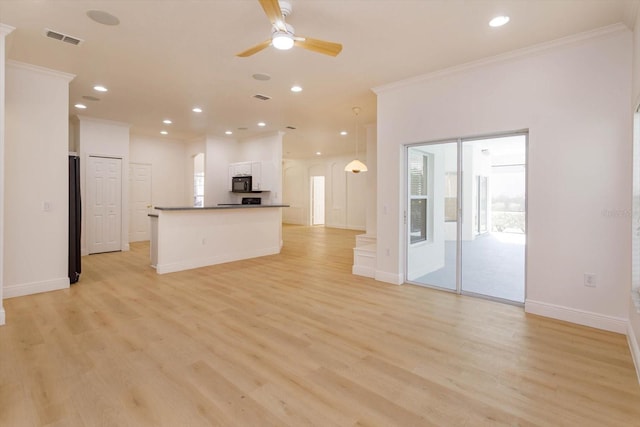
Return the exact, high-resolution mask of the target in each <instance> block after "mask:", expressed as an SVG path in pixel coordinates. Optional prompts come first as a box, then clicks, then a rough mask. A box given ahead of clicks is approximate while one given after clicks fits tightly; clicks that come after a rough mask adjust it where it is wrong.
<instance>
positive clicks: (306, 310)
mask: <svg viewBox="0 0 640 427" xmlns="http://www.w3.org/2000/svg"><path fill="white" fill-rule="evenodd" d="M356 234H357V233H355V232H352V231H345V230H335V229H325V228H309V227H297V226H286V227H285V228H284V242H285V243H284V248H283V251H282V253H281V254H280V255H274V256H269V257H263V258H258V259H254V260H248V261H241V262H235V263H229V264H224V265H218V266H213V267H208V268H201V269H196V270H190V271H186V272H179V273H172V274H167V275H161V276H160V275H157V274H156V273H155V271H154V270H153V269H152V268H150V267H149V266H148V265H149V256H148V250H149V247H148V244H146V243H137V244H132V250H131V252H125V253H110V254H101V255H92V256H89V257H84V258H83V274H82V277H81V280H80V282H79V283H78V284H77V285H73V286H72V287H71V289H69V290H64V291H57V292H50V293H46V294H39V295H33V296H28V297H21V298H13V299H8V300H5V301H4V305H5V309H6V311H7V325H5V326H3V327H0V426H11V427H13V426H17V427H22V426H74V427H75V426H172V427H173V426H305V425H316V426H353V425H368V426H640V387H639V386H638V383H637V379H636V374H635V371H634V368H633V363H632V360H631V356H630V353H629V350H628V347H627V343H626V338H625V337H624V336H622V335H617V334H613V333H608V332H603V331H599V330H595V329H590V328H585V327H580V326H576V325H571V324H567V323H563V322H558V321H553V320H550V319H545V318H542V317H536V316H531V315H526V314H525V313H523V310H522V309H521V308H518V307H513V306H510V305H503V304H499V303H495V302H490V301H484V300H480V299H474V298H470V297H460V296H456V295H453V294H449V293H444V292H438V291H434V290H429V289H425V288H420V287H414V286H409V285H405V286H393V285H389V284H385V283H381V282H376V281H374V280H371V279H367V278H363V277H358V276H353V275H351V273H350V272H351V264H352V252H351V248H352V247H353V245H354V241H355V237H354V236H355V235H356Z"/></svg>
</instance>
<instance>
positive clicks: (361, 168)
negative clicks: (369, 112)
mask: <svg viewBox="0 0 640 427" xmlns="http://www.w3.org/2000/svg"><path fill="white" fill-rule="evenodd" d="M351 110H352V111H353V113H354V114H355V115H356V158H355V159H354V160H352V161H350V162H349V163H348V164H347V166H345V167H344V171H345V172H351V173H360V172H366V171H368V170H369V169H367V165H365V164H364V163H362V162H361V161H360V160H358V114H360V111H361V110H362V109H361V108H360V107H353V108H352V109H351Z"/></svg>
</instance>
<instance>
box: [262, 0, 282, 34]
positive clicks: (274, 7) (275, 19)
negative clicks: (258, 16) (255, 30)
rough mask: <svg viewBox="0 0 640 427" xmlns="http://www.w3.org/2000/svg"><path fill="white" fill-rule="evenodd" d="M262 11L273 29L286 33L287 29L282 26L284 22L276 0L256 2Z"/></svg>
mask: <svg viewBox="0 0 640 427" xmlns="http://www.w3.org/2000/svg"><path fill="white" fill-rule="evenodd" d="M258 1H259V2H260V5H261V6H262V9H264V13H265V15H267V18H269V21H271V24H273V26H274V27H276V28H277V29H279V30H282V31H286V30H287V27H286V26H285V25H284V20H283V19H282V10H281V9H280V3H278V0H258Z"/></svg>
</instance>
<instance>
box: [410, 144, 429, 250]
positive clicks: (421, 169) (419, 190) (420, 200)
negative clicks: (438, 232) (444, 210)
mask: <svg viewBox="0 0 640 427" xmlns="http://www.w3.org/2000/svg"><path fill="white" fill-rule="evenodd" d="M429 172H430V170H429V155H428V154H425V153H423V152H420V151H417V150H413V149H409V205H410V206H409V210H410V217H409V236H410V239H411V243H418V242H423V241H426V240H429V239H430V237H431V236H429V232H428V229H429V227H428V223H429V209H430V206H429V196H430V193H431V192H430V190H429V186H430V185H431V182H430V181H431V180H430V178H429Z"/></svg>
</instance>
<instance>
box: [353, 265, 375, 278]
mask: <svg viewBox="0 0 640 427" xmlns="http://www.w3.org/2000/svg"><path fill="white" fill-rule="evenodd" d="M351 273H352V274H355V275H357V276H364V277H371V278H372V279H373V278H375V277H376V269H375V268H371V267H366V266H364V265H354V266H353V267H351Z"/></svg>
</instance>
